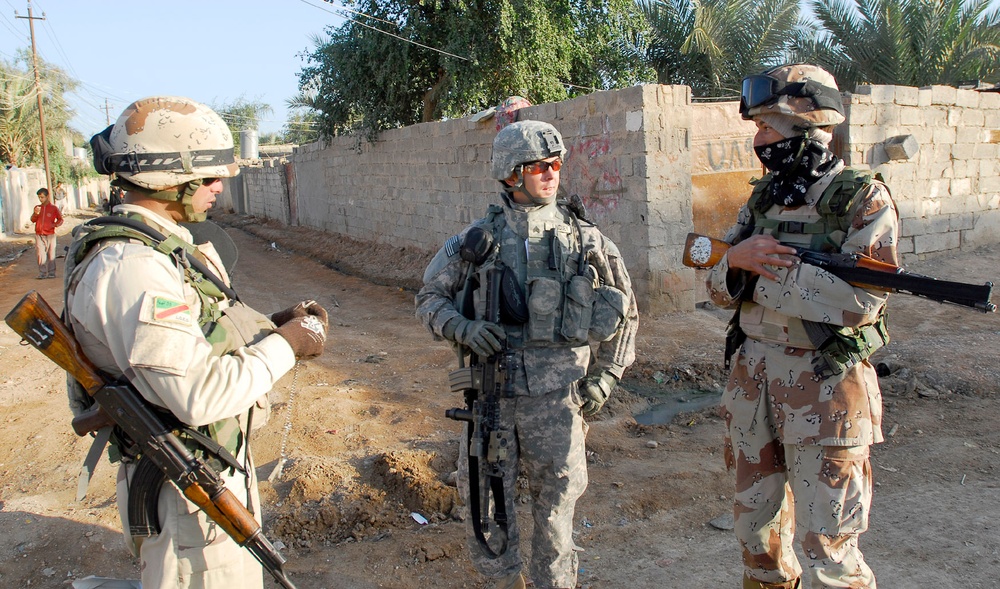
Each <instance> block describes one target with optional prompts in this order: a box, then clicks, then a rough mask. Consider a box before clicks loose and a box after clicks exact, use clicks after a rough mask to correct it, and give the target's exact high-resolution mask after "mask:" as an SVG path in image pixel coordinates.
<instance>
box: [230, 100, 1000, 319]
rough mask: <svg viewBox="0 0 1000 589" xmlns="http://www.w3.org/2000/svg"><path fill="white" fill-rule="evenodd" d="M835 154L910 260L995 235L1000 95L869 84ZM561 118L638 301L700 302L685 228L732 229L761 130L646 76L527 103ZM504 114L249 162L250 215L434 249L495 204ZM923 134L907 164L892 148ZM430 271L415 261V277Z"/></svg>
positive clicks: (570, 165) (595, 215)
mask: <svg viewBox="0 0 1000 589" xmlns="http://www.w3.org/2000/svg"><path fill="white" fill-rule="evenodd" d="M844 100H845V110H846V114H847V117H848V120H847V122H846V123H845V124H844V125H841V126H840V127H838V128H837V131H836V135H835V139H834V144H833V148H834V149H835V151H837V153H838V154H840V155H841V156H842V157H844V158H845V160H847V162H848V164H850V165H854V166H859V167H870V168H871V169H873V170H874V171H877V172H879V173H881V174H882V175H883V177H884V178H885V180H886V182H887V183H888V185H889V186H890V188H891V189H892V193H893V196H894V197H895V199H896V202H897V204H898V206H899V211H900V220H901V225H902V243H901V244H900V249H901V251H902V252H903V253H904V255H915V256H918V257H924V256H926V255H931V254H934V253H937V252H945V251H949V250H955V249H959V248H972V247H977V246H979V245H984V244H990V243H996V242H997V241H1000V165H998V162H997V156H998V155H1000V147H998V146H1000V94H996V93H979V92H975V91H971V90H956V89H954V88H950V87H944V86H932V87H929V88H920V89H917V88H907V87H893V86H868V87H866V86H862V87H859V88H858V89H857V90H856V91H855V92H854V93H848V94H845V99H844ZM519 114H520V118H521V119H538V120H544V121H548V122H551V123H553V124H554V125H555V126H556V127H557V128H559V130H560V131H561V132H562V134H563V138H564V141H565V142H566V145H567V147H568V149H569V151H568V153H567V156H566V164H565V166H564V168H563V171H562V173H561V180H562V187H563V188H564V189H565V191H566V193H567V194H573V193H576V194H579V195H580V196H581V197H583V199H584V202H585V203H586V205H587V208H588V211H589V213H590V216H591V218H592V219H593V220H594V221H596V222H597V224H598V225H600V226H601V228H602V229H603V230H604V231H605V233H606V234H607V235H608V236H609V237H611V238H612V239H613V240H614V241H615V242H616V243H617V244H618V246H619V248H620V249H621V252H622V255H623V257H624V259H625V261H626V263H627V265H628V267H629V270H630V272H631V274H632V278H633V281H634V283H635V287H636V294H637V296H638V298H639V304H640V308H641V309H643V310H644V311H645V312H654V313H658V312H667V311H674V310H688V309H691V308H693V306H694V303H695V302H696V301H697V300H701V299H700V297H702V293H701V290H702V288H701V286H700V280H699V279H697V278H696V277H695V276H694V274H693V272H692V271H690V270H689V269H687V268H684V267H683V266H682V265H681V262H680V257H681V252H682V249H683V248H682V246H683V243H684V238H685V236H686V234H687V232H688V231H692V230H696V231H700V232H703V233H710V234H721V233H722V232H724V231H725V230H726V229H727V228H728V227H729V225H730V224H731V222H732V220H733V219H735V217H736V212H737V210H738V208H739V206H740V205H741V204H742V203H743V202H744V201H745V199H746V198H747V196H749V192H750V190H749V187H748V186H747V184H746V182H747V179H748V178H749V177H750V176H757V175H760V173H761V171H760V168H759V167H758V165H757V162H756V160H755V158H754V156H753V151H752V137H753V134H754V131H755V129H754V127H753V126H752V124H750V123H748V122H746V121H742V120H741V119H740V117H739V113H738V109H737V105H736V103H734V102H731V103H716V104H697V105H694V104H691V98H690V90H689V89H688V88H687V87H686V86H659V85H643V86H635V87H632V88H627V89H624V90H618V91H611V92H596V93H594V94H591V95H588V96H584V97H580V98H576V99H573V100H567V101H564V102H559V103H551V104H542V105H536V106H532V107H529V108H525V109H522V110H521V111H520V113H519ZM495 134H496V127H495V121H494V120H493V119H492V118H488V119H486V120H484V121H480V122H472V121H471V120H469V119H459V120H452V121H443V122H436V123H425V124H420V125H413V126H410V127H405V128H402V129H394V130H389V131H385V132H383V133H382V134H381V135H380V136H379V138H378V140H377V141H375V142H374V143H369V142H367V141H366V140H364V139H362V138H359V137H337V138H334V139H333V140H331V141H330V142H328V143H316V144H311V145H306V146H302V147H299V148H296V150H295V152H294V153H293V155H292V156H291V157H290V158H289V160H288V161H289V162H290V165H289V168H288V169H284V170H283V169H282V166H280V165H275V166H272V167H261V168H257V167H254V168H244V174H246V177H245V182H246V186H247V194H246V200H247V202H248V203H249V205H248V208H249V211H248V212H249V213H250V214H255V215H261V216H264V217H268V218H272V219H278V220H281V221H283V222H286V223H290V224H301V225H306V226H310V227H314V228H317V229H320V230H323V231H328V232H331V233H336V234H341V235H345V236H348V237H350V238H353V239H357V240H363V241H370V242H375V243H379V244H384V245H389V246H393V247H412V248H417V249H420V250H425V251H428V252H431V251H436V250H437V249H438V248H439V247H440V246H441V244H442V243H443V242H444V241H445V240H446V239H447V238H448V237H450V236H451V235H454V234H455V233H457V232H459V231H461V229H462V228H463V227H465V226H466V225H467V224H469V223H470V222H472V221H473V220H474V219H477V218H479V217H481V216H482V215H483V213H484V211H485V210H486V207H487V205H488V204H489V203H491V202H498V197H497V192H498V185H497V183H496V181H495V180H492V179H491V178H490V177H489V173H490V170H489V168H490V166H489V161H490V152H491V143H492V140H493V137H494V136H495ZM902 135H913V136H914V137H915V138H916V140H917V143H918V145H919V150H918V152H917V153H916V155H915V156H913V157H912V158H911V159H909V160H896V161H890V160H888V158H887V155H886V152H885V148H884V142H885V141H886V140H889V139H892V138H894V137H898V136H902ZM422 272H423V268H414V269H413V276H414V278H415V279H417V278H419V277H420V275H421V274H422Z"/></svg>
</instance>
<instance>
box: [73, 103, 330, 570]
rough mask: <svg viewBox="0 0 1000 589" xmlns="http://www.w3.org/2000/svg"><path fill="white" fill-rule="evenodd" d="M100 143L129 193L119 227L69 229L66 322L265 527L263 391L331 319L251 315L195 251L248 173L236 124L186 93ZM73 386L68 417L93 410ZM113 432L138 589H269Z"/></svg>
mask: <svg viewBox="0 0 1000 589" xmlns="http://www.w3.org/2000/svg"><path fill="white" fill-rule="evenodd" d="M91 145H92V146H93V148H94V165H95V167H96V169H97V171H98V172H100V173H103V174H114V175H115V176H116V178H115V180H114V182H115V184H116V185H118V186H120V187H121V188H122V189H123V190H124V191H125V194H124V198H123V203H122V204H119V205H117V206H116V207H115V208H114V210H113V213H114V216H113V217H103V218H99V219H95V220H94V221H93V222H88V223H87V224H85V225H81V226H79V227H77V228H76V230H75V231H74V241H73V244H72V245H71V246H70V249H69V253H68V254H67V256H66V258H67V259H66V267H67V272H66V293H65V296H66V311H65V317H66V323H67V325H68V326H69V327H70V329H71V330H72V331H73V333H74V335H75V336H76V339H77V340H78V341H79V342H80V345H81V348H82V350H83V352H84V354H85V355H86V356H87V358H88V359H89V360H90V361H91V362H93V364H94V365H95V366H96V367H97V368H99V369H100V370H101V371H102V372H103V373H104V374H107V375H109V376H111V377H112V378H115V379H122V380H124V381H127V382H128V384H130V385H131V386H133V387H134V388H135V390H136V391H138V393H139V394H141V395H142V397H143V398H144V399H145V401H147V402H148V403H149V404H150V405H152V406H153V407H154V408H155V409H156V410H157V411H159V412H162V413H169V414H170V415H171V416H172V418H174V419H176V420H177V421H178V422H179V425H178V436H179V438H180V439H181V440H182V441H183V442H184V444H185V446H187V447H188V449H189V450H191V451H192V452H193V453H195V454H196V455H198V456H199V457H203V458H204V459H205V461H206V462H208V463H209V464H210V465H211V466H214V467H215V469H216V470H217V471H218V472H219V474H220V476H221V477H222V479H223V480H224V481H225V484H226V486H227V487H228V488H229V489H230V490H231V491H232V492H233V494H234V496H235V497H236V498H239V499H240V500H243V501H244V502H245V503H244V505H245V506H246V508H247V509H248V510H249V511H250V512H251V513H252V514H254V516H255V518H256V519H257V521H258V522H259V521H260V496H259V494H258V491H257V481H256V476H255V474H254V464H253V460H252V457H251V453H250V450H249V448H248V443H249V435H250V429H251V428H252V426H254V425H257V426H259V425H262V424H263V422H264V420H265V418H266V415H267V411H266V409H267V407H268V404H267V393H268V391H269V390H270V389H271V387H272V386H273V385H274V383H275V382H277V381H278V379H280V378H281V377H282V375H284V374H285V373H287V372H288V371H289V370H291V368H292V367H293V366H294V365H295V362H296V359H305V358H311V357H314V356H318V355H319V354H320V353H322V351H323V347H324V343H325V341H326V327H327V315H326V311H325V310H324V309H323V308H322V307H320V306H319V305H318V304H316V303H315V302H314V301H304V302H302V303H299V304H297V305H294V306H293V307H290V308H288V309H286V310H284V311H280V312H278V313H274V314H273V315H271V316H270V317H268V316H265V315H262V314H260V313H258V312H257V311H254V310H253V309H251V308H249V307H247V306H246V305H244V304H243V303H242V302H240V301H239V300H238V298H237V297H236V296H235V293H233V291H232V287H231V284H230V280H229V275H228V272H227V268H226V266H225V264H224V263H223V261H222V258H221V256H220V255H219V252H218V251H217V250H216V248H215V247H214V246H213V244H212V243H211V242H210V241H207V242H204V243H198V244H196V243H195V240H194V237H193V235H192V232H191V231H192V230H193V229H194V228H195V227H196V226H197V225H187V227H191V228H192V229H191V230H189V229H188V228H187V227H186V226H183V225H182V224H181V223H196V224H200V223H201V222H203V221H205V218H206V216H207V212H208V210H209V209H210V208H211V207H212V206H213V204H214V203H215V200H216V197H217V196H218V195H219V194H220V193H221V192H222V189H223V182H222V180H221V179H222V178H225V177H232V176H235V175H236V174H238V173H239V168H238V166H237V164H236V161H235V159H234V156H233V138H232V135H231V134H230V132H229V128H228V127H227V126H226V124H225V122H224V121H223V120H222V118H220V117H219V115H218V114H216V113H215V112H214V111H212V110H211V109H210V108H208V107H207V106H205V105H203V104H200V103H198V102H195V101H194V100H191V99H189V98H184V97H179V96H154V97H150V98H144V99H141V100H137V101H135V102H133V103H132V104H130V105H129V106H128V107H127V108H126V109H125V111H124V112H123V113H122V114H121V116H120V117H119V118H118V120H117V121H116V122H115V124H114V125H112V126H110V127H108V128H107V129H105V130H104V131H103V132H102V133H100V134H98V135H95V136H94V137H93V138H92V139H91ZM150 231H152V232H153V233H152V234H154V235H155V234H156V233H159V234H161V236H165V237H166V239H165V240H164V241H163V242H158V241H156V240H155V239H153V238H152V237H150V235H151V234H150V233H149V232H150ZM168 241H169V243H170V245H169V247H167V248H162V247H157V246H159V245H160V244H161V243H167V242H168ZM199 268H200V269H199ZM68 388H69V399H70V409H71V410H72V411H73V413H74V414H80V413H82V412H84V411H86V410H87V409H88V408H89V406H90V405H91V404H92V403H93V401H92V399H91V398H90V397H89V395H87V393H86V391H84V390H82V388H81V387H80V385H79V384H78V383H76V381H74V380H72V378H71V379H70V381H69V382H68ZM255 408H256V411H255ZM254 415H256V418H254ZM103 429H104V430H105V431H108V432H110V428H107V427H105V428H103ZM199 435H200V436H201V437H199ZM112 436H113V437H112V439H111V441H112V446H111V448H110V449H109V452H108V454H109V458H111V460H112V462H120V463H121V465H120V468H119V471H118V488H117V491H118V506H119V512H120V515H121V519H122V528H123V531H124V533H125V536H126V546H127V547H128V548H129V550H130V551H131V552H132V553H133V555H135V556H138V557H139V559H140V564H139V570H140V574H141V576H142V587H144V588H145V589H175V588H177V589H179V588H182V587H184V588H187V587H199V588H202V589H229V588H232V587H240V588H249V589H253V588H260V587H263V578H262V571H261V566H260V564H259V563H258V562H257V560H256V559H255V558H254V557H253V555H252V554H251V553H250V552H248V551H247V550H245V549H243V548H241V547H240V546H239V545H238V544H237V543H236V542H235V541H234V540H233V539H232V538H230V537H229V536H228V535H227V534H226V533H225V531H223V530H222V529H221V528H220V527H219V525H218V524H216V523H214V522H213V521H212V520H210V519H209V518H208V517H207V516H206V515H205V513H204V512H202V511H200V510H199V509H198V507H197V506H196V505H195V504H194V503H192V502H190V501H188V500H187V498H186V497H185V496H184V495H183V494H182V493H181V492H180V491H179V490H178V489H177V487H175V486H174V485H172V484H170V483H169V482H165V481H164V480H163V479H162V478H155V477H153V478H146V477H143V476H139V475H137V472H149V470H148V469H143V465H145V466H148V465H149V458H148V457H145V456H144V455H143V454H142V453H141V451H137V450H136V449H135V447H134V446H132V445H131V444H128V443H125V442H124V441H123V440H122V439H121V438H117V437H114V436H117V434H112ZM205 438H209V439H210V441H205ZM97 440H100V443H101V444H104V443H105V442H106V441H107V438H102V436H101V435H98V436H97ZM95 443H96V442H95ZM94 456H97V457H99V456H100V454H99V453H97V454H95V455H94ZM92 466H93V465H91V471H92V470H93V469H92ZM140 489H141V490H142V491H144V492H139V490H140ZM135 498H144V499H139V500H140V501H142V500H144V501H145V502H148V504H142V505H140V507H141V508H142V509H141V511H142V512H143V513H147V514H148V513H155V514H156V518H155V519H156V520H157V521H155V522H148V523H150V524H151V525H150V526H148V528H144V527H143V526H134V527H133V525H132V524H135V523H137V522H130V521H129V515H130V513H133V512H132V511H130V510H128V509H127V508H126V507H127V506H129V504H130V501H132V500H133V499H135ZM154 531H155V532H156V533H153V532H154Z"/></svg>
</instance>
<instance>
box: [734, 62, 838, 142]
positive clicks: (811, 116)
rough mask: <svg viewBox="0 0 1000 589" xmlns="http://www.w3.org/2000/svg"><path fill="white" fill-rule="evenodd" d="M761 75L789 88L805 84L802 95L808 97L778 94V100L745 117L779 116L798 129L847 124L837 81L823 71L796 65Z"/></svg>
mask: <svg viewBox="0 0 1000 589" xmlns="http://www.w3.org/2000/svg"><path fill="white" fill-rule="evenodd" d="M762 76H766V77H770V78H773V79H775V80H777V82H778V84H779V85H781V86H786V87H787V86H788V85H791V84H795V83H803V87H804V90H803V91H802V93H803V94H806V95H793V94H777V95H776V100H770V101H768V102H765V103H764V104H761V105H760V106H755V107H753V108H750V109H748V110H747V111H746V113H745V117H746V118H753V117H754V116H756V115H761V114H780V115H785V116H788V117H791V118H792V119H794V120H795V124H796V125H797V126H799V127H802V128H805V129H810V128H813V127H826V126H830V125H839V124H840V123H842V122H844V114H843V106H842V104H841V102H840V89H839V88H838V87H837V80H836V79H834V77H833V76H832V75H831V74H830V73H829V72H827V71H826V70H824V69H823V68H821V67H819V66H815V65H810V64H804V63H796V64H790V65H782V66H778V67H776V68H773V69H770V70H768V71H766V72H764V74H762ZM748 79H749V78H748ZM809 82H811V84H810V83H809ZM744 86H745V84H744ZM817 86H818V87H817ZM810 94H812V95H810ZM817 100H818V102H817Z"/></svg>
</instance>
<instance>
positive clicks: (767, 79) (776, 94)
mask: <svg viewBox="0 0 1000 589" xmlns="http://www.w3.org/2000/svg"><path fill="white" fill-rule="evenodd" d="M781 96H795V97H800V98H810V99H812V101H813V103H815V104H816V106H817V107H818V108H827V109H830V110H835V111H837V112H839V113H840V114H844V106H843V104H842V103H841V99H840V92H839V91H838V90H836V89H834V88H830V87H828V86H824V85H822V84H819V83H818V82H816V81H814V80H806V81H804V82H791V83H788V82H782V81H781V80H778V79H776V78H772V77H771V76H768V75H766V74H754V75H752V76H747V77H745V78H743V89H742V91H741V92H740V115H741V116H742V117H743V118H744V119H750V118H752V117H751V116H750V115H749V114H748V113H749V112H750V109H753V108H757V107H758V106H762V105H765V104H768V103H770V102H774V101H776V100H778V98H780V97H781Z"/></svg>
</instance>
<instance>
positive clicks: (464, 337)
mask: <svg viewBox="0 0 1000 589" xmlns="http://www.w3.org/2000/svg"><path fill="white" fill-rule="evenodd" d="M442 333H443V335H444V336H445V337H446V338H448V339H450V340H453V341H456V342H458V343H460V344H462V345H463V346H465V347H467V348H469V349H470V350H472V351H473V352H474V353H475V354H476V355H478V356H481V357H483V358H488V357H489V356H492V355H493V354H495V353H497V352H499V351H500V350H502V349H503V344H502V343H501V342H502V341H503V340H505V339H507V333H506V332H504V330H503V328H502V327H500V326H499V325H497V324H496V323H490V322H489V321H469V320H468V319H452V320H451V321H449V322H448V323H447V324H446V325H445V328H444V330H443V332H442Z"/></svg>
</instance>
